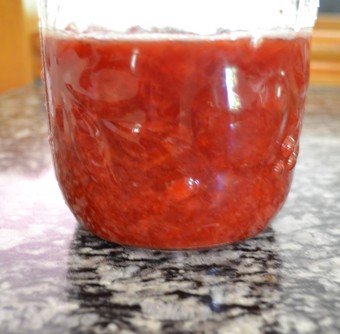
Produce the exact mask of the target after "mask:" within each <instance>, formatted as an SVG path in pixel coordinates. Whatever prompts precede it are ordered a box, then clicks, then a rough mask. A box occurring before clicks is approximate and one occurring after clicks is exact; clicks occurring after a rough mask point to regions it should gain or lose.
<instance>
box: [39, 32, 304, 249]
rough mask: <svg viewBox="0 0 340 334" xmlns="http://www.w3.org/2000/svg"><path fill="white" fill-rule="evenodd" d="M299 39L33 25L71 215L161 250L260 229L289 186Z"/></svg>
mask: <svg viewBox="0 0 340 334" xmlns="http://www.w3.org/2000/svg"><path fill="white" fill-rule="evenodd" d="M309 47H310V40H309V38H308V37H306V36H295V37H293V38H286V39H285V38H281V37H271V38H262V39H260V40H257V41H256V42H254V40H252V39H251V38H247V37H244V38H239V39H236V40H231V39H216V40H208V39H206V40H204V39H203V40H194V39H193V40H180V39H178V40H176V39H172V40H170V39H160V40H153V39H152V40H151V39H150V40H148V39H126V40H119V39H117V40H115V39H96V38H72V37H68V38H60V37H58V36H52V35H47V36H45V38H44V53H45V65H46V73H45V79H46V84H47V99H48V109H49V121H50V131H51V136H50V143H51V148H52V154H53V159H54V164H55V170H56V175H57V178H58V181H59V185H60V187H61V190H62V192H63V194H64V197H65V199H66V202H67V203H68V205H69V207H70V209H71V210H72V212H73V213H74V215H75V216H76V217H77V219H78V220H79V221H81V222H82V223H83V224H84V225H85V227H86V228H87V229H89V230H90V231H91V232H93V233H94V234H96V235H97V236H100V237H102V238H104V239H107V240H110V241H114V242H117V243H120V244H124V245H133V246H141V247H149V248H161V249H176V248H183V249H184V248H200V247H209V246H216V245H220V244H224V243H228V242H235V241H238V240H242V239H245V238H248V237H251V236H254V235H256V234H257V233H258V232H259V231H261V230H263V229H264V228H265V227H266V226H267V224H268V222H269V221H270V219H271V218H272V217H273V216H274V215H275V214H276V213H277V212H278V210H279V209H280V207H281V206H282V205H283V203H284V201H285V198H286V196H287V194H288V191H289V188H290V183H291V179H292V171H293V169H294V166H295V163H296V158H297V154H298V140H299V133H300V128H301V118H302V112H303V107H304V101H305V95H306V89H307V84H308V70H309Z"/></svg>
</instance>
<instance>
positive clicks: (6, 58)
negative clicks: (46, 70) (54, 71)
mask: <svg viewBox="0 0 340 334" xmlns="http://www.w3.org/2000/svg"><path fill="white" fill-rule="evenodd" d="M27 3H28V1H27V0H25V1H23V0H0V92H3V91H6V90H8V89H11V88H17V87H20V86H22V85H25V84H28V83H30V82H31V81H32V80H33V78H34V58H33V57H34V56H33V52H32V37H31V36H32V34H33V33H34V32H36V31H37V27H38V24H37V22H38V20H37V15H36V10H35V7H34V5H35V1H32V3H31V5H32V6H33V7H31V9H32V10H30V11H27V10H26V9H27V7H26V6H27Z"/></svg>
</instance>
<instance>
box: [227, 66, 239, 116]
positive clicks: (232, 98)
mask: <svg viewBox="0 0 340 334" xmlns="http://www.w3.org/2000/svg"><path fill="white" fill-rule="evenodd" d="M225 83H226V88H227V96H228V107H229V111H231V112H239V111H240V108H241V102H240V97H239V95H238V94H237V93H236V91H235V90H236V87H237V68H236V67H226V68H225Z"/></svg>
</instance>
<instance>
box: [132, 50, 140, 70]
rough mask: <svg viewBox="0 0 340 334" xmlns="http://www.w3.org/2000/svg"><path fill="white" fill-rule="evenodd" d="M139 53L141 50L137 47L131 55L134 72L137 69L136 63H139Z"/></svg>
mask: <svg viewBox="0 0 340 334" xmlns="http://www.w3.org/2000/svg"><path fill="white" fill-rule="evenodd" d="M138 55H139V51H138V50H137V49H135V50H134V51H133V54H132V56H131V62H130V69H131V71H132V72H135V71H136V64H137V58H138Z"/></svg>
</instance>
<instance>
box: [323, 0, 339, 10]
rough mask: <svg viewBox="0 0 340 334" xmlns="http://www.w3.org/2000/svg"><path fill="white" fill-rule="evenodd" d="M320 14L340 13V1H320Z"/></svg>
mask: <svg viewBox="0 0 340 334" xmlns="http://www.w3.org/2000/svg"><path fill="white" fill-rule="evenodd" d="M320 12H322V13H340V0H320Z"/></svg>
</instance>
